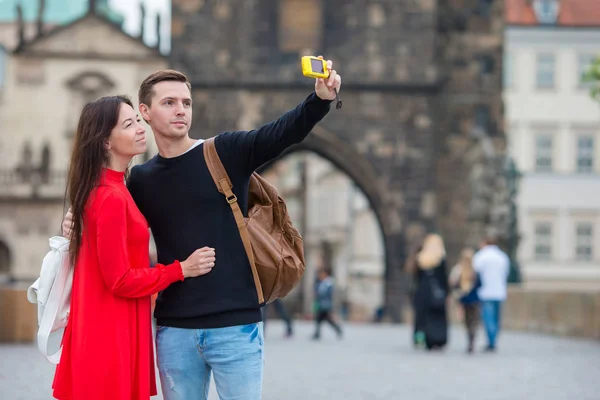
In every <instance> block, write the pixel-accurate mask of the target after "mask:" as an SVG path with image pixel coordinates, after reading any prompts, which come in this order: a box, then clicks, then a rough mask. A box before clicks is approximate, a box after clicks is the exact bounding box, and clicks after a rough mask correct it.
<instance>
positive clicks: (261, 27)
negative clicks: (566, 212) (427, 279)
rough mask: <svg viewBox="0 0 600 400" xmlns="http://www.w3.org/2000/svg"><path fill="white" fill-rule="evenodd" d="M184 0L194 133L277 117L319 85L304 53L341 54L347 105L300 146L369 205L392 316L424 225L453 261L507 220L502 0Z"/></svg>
mask: <svg viewBox="0 0 600 400" xmlns="http://www.w3.org/2000/svg"><path fill="white" fill-rule="evenodd" d="M172 4H173V10H172V53H171V55H170V64H171V66H172V67H173V68H176V69H179V70H182V71H184V72H185V73H187V74H188V77H189V78H190V80H191V81H192V85H193V88H194V89H193V97H194V104H195V105H194V122H193V124H194V125H193V135H195V136H196V137H208V136H212V135H214V134H216V133H218V132H220V131H224V130H233V129H252V128H255V127H257V126H260V125H261V124H262V123H265V122H268V121H269V120H271V119H274V118H276V117H277V116H279V115H280V114H281V113H283V112H284V111H286V110H288V109H290V108H292V107H293V106H295V105H296V104H298V103H299V102H300V101H302V99H303V98H304V97H305V96H306V95H307V94H308V93H310V91H312V82H311V81H310V80H308V79H306V78H304V77H303V76H302V73H301V70H300V67H299V59H300V57H301V56H302V55H304V54H314V55H319V54H322V55H324V56H326V57H327V58H330V59H332V60H333V61H334V63H335V66H337V67H338V69H339V70H340V73H341V74H342V75H343V80H344V83H343V89H342V99H343V102H344V106H343V108H342V110H340V111H336V110H332V112H331V113H330V115H329V116H328V117H327V118H326V119H325V120H324V121H323V122H322V123H321V124H320V125H319V126H318V127H317V128H315V130H314V132H313V134H311V135H310V136H309V138H308V139H307V140H306V141H305V142H304V143H303V144H302V145H301V146H299V148H302V149H308V150H312V151H315V152H317V153H319V154H320V155H322V156H324V157H326V158H327V159H329V160H330V161H332V162H333V163H334V164H336V165H337V166H338V167H340V168H341V169H342V170H344V171H345V172H347V173H348V174H349V175H350V176H351V177H352V178H353V179H354V180H355V181H356V183H357V185H358V186H359V187H360V188H361V189H362V190H363V191H364V193H365V194H366V195H367V198H368V199H369V201H370V202H371V204H372V206H373V209H374V211H375V213H376V215H377V217H378V219H379V221H380V224H381V229H382V233H383V236H384V241H385V249H386V296H385V301H386V306H387V308H388V310H389V315H390V316H391V318H392V319H394V320H398V319H399V318H400V313H399V309H400V305H401V303H402V301H403V299H404V296H403V293H404V289H405V287H404V286H403V274H402V266H403V263H404V261H405V259H406V256H407V254H408V252H409V251H410V250H411V248H412V247H413V246H414V244H415V243H416V242H417V241H418V240H420V239H421V238H422V237H423V235H424V234H425V233H426V232H430V231H438V232H440V233H441V234H442V235H443V236H444V239H445V241H446V245H447V251H448V257H449V261H450V262H454V261H455V260H456V256H457V254H458V252H459V251H460V249H461V248H462V247H463V246H464V245H467V244H471V245H472V244H475V243H476V242H477V241H478V240H479V239H480V236H481V235H482V234H484V233H485V232H486V230H487V229H489V227H490V226H492V225H493V226H494V227H496V226H500V225H501V224H500V222H503V218H505V216H503V214H502V212H503V211H502V210H505V209H507V208H506V207H504V200H503V195H502V191H501V190H500V191H498V190H496V189H494V187H498V188H502V187H504V186H505V185H504V183H503V180H502V173H501V170H500V168H501V165H502V160H503V154H504V130H503V110H502V82H501V76H502V74H501V70H502V68H501V67H502V38H503V2H502V1H499V0H369V1H366V0H353V1H348V0H327V1H325V0H173V2H172ZM494 185H495V186H494ZM492 205H496V206H495V207H492ZM493 210H496V211H493ZM498 210H499V211H498ZM500 233H501V232H500Z"/></svg>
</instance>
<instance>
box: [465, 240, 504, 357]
mask: <svg viewBox="0 0 600 400" xmlns="http://www.w3.org/2000/svg"><path fill="white" fill-rule="evenodd" d="M473 267H474V268H475V271H477V273H478V274H479V277H480V278H481V287H480V288H479V290H478V291H477V295H478V296H479V299H480V300H481V316H482V319H483V324H484V325H485V330H486V332H487V336H488V345H487V347H486V348H485V349H484V351H488V352H493V351H495V350H496V338H497V336H498V333H499V332H500V320H501V311H502V303H503V302H504V300H506V285H507V282H508V274H509V272H510V260H509V258H508V256H507V255H506V253H504V252H503V251H502V250H500V248H499V247H498V246H497V245H496V242H495V239H494V238H491V237H489V238H487V239H486V240H485V241H484V242H483V243H482V245H481V249H480V250H479V251H478V252H477V253H476V254H475V256H474V257H473Z"/></svg>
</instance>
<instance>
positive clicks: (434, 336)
mask: <svg viewBox="0 0 600 400" xmlns="http://www.w3.org/2000/svg"><path fill="white" fill-rule="evenodd" d="M445 257H446V250H445V248H444V242H443V240H442V238H441V236H439V235H436V234H429V235H427V236H426V237H425V240H424V241H423V245H422V248H421V250H420V251H419V253H418V254H417V256H416V270H415V273H414V274H415V279H416V288H415V292H414V299H413V306H414V310H415V326H414V342H415V344H417V345H418V344H421V343H424V344H425V346H426V347H427V349H428V350H431V349H437V348H441V347H443V346H445V345H446V342H447V337H448V321H447V317H446V298H447V297H448V279H447V277H446V259H445Z"/></svg>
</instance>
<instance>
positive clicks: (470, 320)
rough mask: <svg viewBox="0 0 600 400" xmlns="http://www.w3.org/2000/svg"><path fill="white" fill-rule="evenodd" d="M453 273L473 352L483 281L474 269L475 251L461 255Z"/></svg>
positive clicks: (464, 250) (464, 252)
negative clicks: (479, 293) (480, 289)
mask: <svg viewBox="0 0 600 400" xmlns="http://www.w3.org/2000/svg"><path fill="white" fill-rule="evenodd" d="M453 271H456V274H453V275H454V276H452V277H451V280H450V285H451V286H452V288H453V289H454V290H455V293H456V297H457V298H458V301H459V302H460V304H461V305H462V307H463V311H464V312H463V315H464V321H465V326H466V328H467V336H468V341H469V346H468V347H467V352H469V353H472V352H473V346H474V344H475V333H476V332H477V325H478V324H479V297H478V296H477V289H479V288H480V287H481V279H480V278H479V275H478V274H477V272H475V269H474V268H473V249H470V248H466V249H463V251H462V252H461V254H460V260H459V262H458V264H457V265H456V267H455V268H453Z"/></svg>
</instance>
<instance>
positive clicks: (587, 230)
mask: <svg viewBox="0 0 600 400" xmlns="http://www.w3.org/2000/svg"><path fill="white" fill-rule="evenodd" d="M575 231H576V232H575V258H576V259H577V260H578V261H591V260H592V247H593V241H594V231H593V227H592V224H591V223H589V222H580V223H578V224H577V226H576V228H575Z"/></svg>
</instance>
